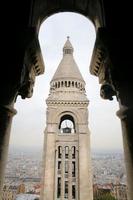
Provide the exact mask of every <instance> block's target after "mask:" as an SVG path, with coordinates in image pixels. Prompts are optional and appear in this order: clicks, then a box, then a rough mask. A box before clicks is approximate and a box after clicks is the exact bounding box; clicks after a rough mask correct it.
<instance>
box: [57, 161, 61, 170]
mask: <svg viewBox="0 0 133 200" xmlns="http://www.w3.org/2000/svg"><path fill="white" fill-rule="evenodd" d="M58 169H61V161H59V162H58Z"/></svg>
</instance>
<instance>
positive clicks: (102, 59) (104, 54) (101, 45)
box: [90, 28, 116, 100]
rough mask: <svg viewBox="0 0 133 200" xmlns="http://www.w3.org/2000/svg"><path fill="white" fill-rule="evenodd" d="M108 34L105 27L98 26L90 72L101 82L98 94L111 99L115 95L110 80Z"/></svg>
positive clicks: (110, 64) (110, 65) (110, 66)
mask: <svg viewBox="0 0 133 200" xmlns="http://www.w3.org/2000/svg"><path fill="white" fill-rule="evenodd" d="M108 40H109V36H108V33H107V32H106V29H105V28H99V29H98V31H97V38H96V42H95V46H94V50H93V55H92V60H91V65H90V73H91V74H92V75H95V76H98V78H99V83H100V84H102V86H101V90H100V95H101V97H102V98H103V99H109V100H113V96H115V95H116V91H115V87H114V84H113V81H112V63H111V59H110V56H109V50H108V43H109V41H108Z"/></svg>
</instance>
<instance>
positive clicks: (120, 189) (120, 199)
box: [93, 183, 127, 200]
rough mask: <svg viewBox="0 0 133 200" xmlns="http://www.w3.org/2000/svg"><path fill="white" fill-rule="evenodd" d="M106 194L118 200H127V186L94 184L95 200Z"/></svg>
mask: <svg viewBox="0 0 133 200" xmlns="http://www.w3.org/2000/svg"><path fill="white" fill-rule="evenodd" d="M105 194H110V195H112V196H113V197H114V198H115V199H116V200H127V186H126V185H125V184H120V183H119V184H113V183H110V184H103V185H100V184H94V185H93V196H94V200H96V199H98V198H100V197H101V196H103V195H105Z"/></svg>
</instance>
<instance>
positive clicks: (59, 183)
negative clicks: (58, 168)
mask: <svg viewBox="0 0 133 200" xmlns="http://www.w3.org/2000/svg"><path fill="white" fill-rule="evenodd" d="M60 197H61V178H60V177H58V180H57V198H60Z"/></svg>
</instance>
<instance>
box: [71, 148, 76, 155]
mask: <svg viewBox="0 0 133 200" xmlns="http://www.w3.org/2000/svg"><path fill="white" fill-rule="evenodd" d="M75 157H76V147H75V146H73V147H72V158H75Z"/></svg>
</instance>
